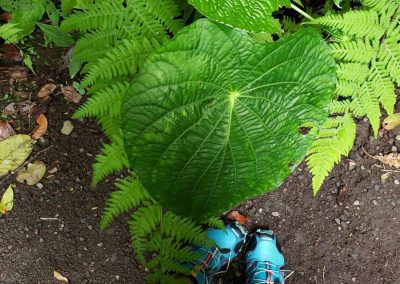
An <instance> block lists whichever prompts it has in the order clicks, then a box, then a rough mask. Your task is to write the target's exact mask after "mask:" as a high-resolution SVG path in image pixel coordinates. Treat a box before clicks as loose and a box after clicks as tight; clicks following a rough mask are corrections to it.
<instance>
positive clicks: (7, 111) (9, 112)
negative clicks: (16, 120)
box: [3, 103, 17, 115]
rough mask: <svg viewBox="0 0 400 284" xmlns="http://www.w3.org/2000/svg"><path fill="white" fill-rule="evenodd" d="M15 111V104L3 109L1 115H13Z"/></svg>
mask: <svg viewBox="0 0 400 284" xmlns="http://www.w3.org/2000/svg"><path fill="white" fill-rule="evenodd" d="M16 111H17V110H16V109H15V103H11V104H8V105H7V106H6V107H5V108H4V111H3V113H4V114H5V115H13V114H14V113H15V112H16Z"/></svg>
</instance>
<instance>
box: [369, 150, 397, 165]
mask: <svg viewBox="0 0 400 284" xmlns="http://www.w3.org/2000/svg"><path fill="white" fill-rule="evenodd" d="M362 150H363V151H364V153H365V154H366V155H367V156H368V157H371V158H372V159H374V160H378V161H380V162H381V163H383V164H384V165H388V166H391V167H395V168H397V169H398V168H400V153H389V154H386V155H382V156H380V155H375V156H373V155H371V154H369V153H368V152H367V151H365V149H364V148H362Z"/></svg>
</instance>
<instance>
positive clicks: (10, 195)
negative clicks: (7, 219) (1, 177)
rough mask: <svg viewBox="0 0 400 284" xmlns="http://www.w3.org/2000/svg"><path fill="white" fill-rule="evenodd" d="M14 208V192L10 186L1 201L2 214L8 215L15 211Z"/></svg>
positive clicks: (0, 209)
mask: <svg viewBox="0 0 400 284" xmlns="http://www.w3.org/2000/svg"><path fill="white" fill-rule="evenodd" d="M13 206H14V190H13V188H12V185H11V184H10V185H9V186H8V188H7V189H6V191H5V192H4V194H3V197H2V198H1V201H0V213H1V214H6V213H7V212H10V211H11V210H12V209H13Z"/></svg>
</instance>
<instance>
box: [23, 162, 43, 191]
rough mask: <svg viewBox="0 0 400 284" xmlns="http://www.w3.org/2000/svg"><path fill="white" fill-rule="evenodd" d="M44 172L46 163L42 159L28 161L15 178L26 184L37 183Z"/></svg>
mask: <svg viewBox="0 0 400 284" xmlns="http://www.w3.org/2000/svg"><path fill="white" fill-rule="evenodd" d="M45 173H46V165H45V163H43V162H42V161H34V162H33V163H29V164H28V165H27V167H26V169H23V170H20V171H19V172H18V174H17V177H16V178H15V179H16V180H17V181H18V182H20V183H25V184H27V185H35V184H37V183H38V182H39V181H40V180H41V179H42V178H43V176H44V174H45Z"/></svg>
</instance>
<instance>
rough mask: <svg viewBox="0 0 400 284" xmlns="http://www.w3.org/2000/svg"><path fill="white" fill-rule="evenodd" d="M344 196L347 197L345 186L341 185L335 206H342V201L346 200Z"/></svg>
mask: <svg viewBox="0 0 400 284" xmlns="http://www.w3.org/2000/svg"><path fill="white" fill-rule="evenodd" d="M346 195H347V186H346V185H342V186H341V187H340V188H339V191H338V196H337V199H336V203H337V205H339V206H343V205H344V201H345V200H346Z"/></svg>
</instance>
